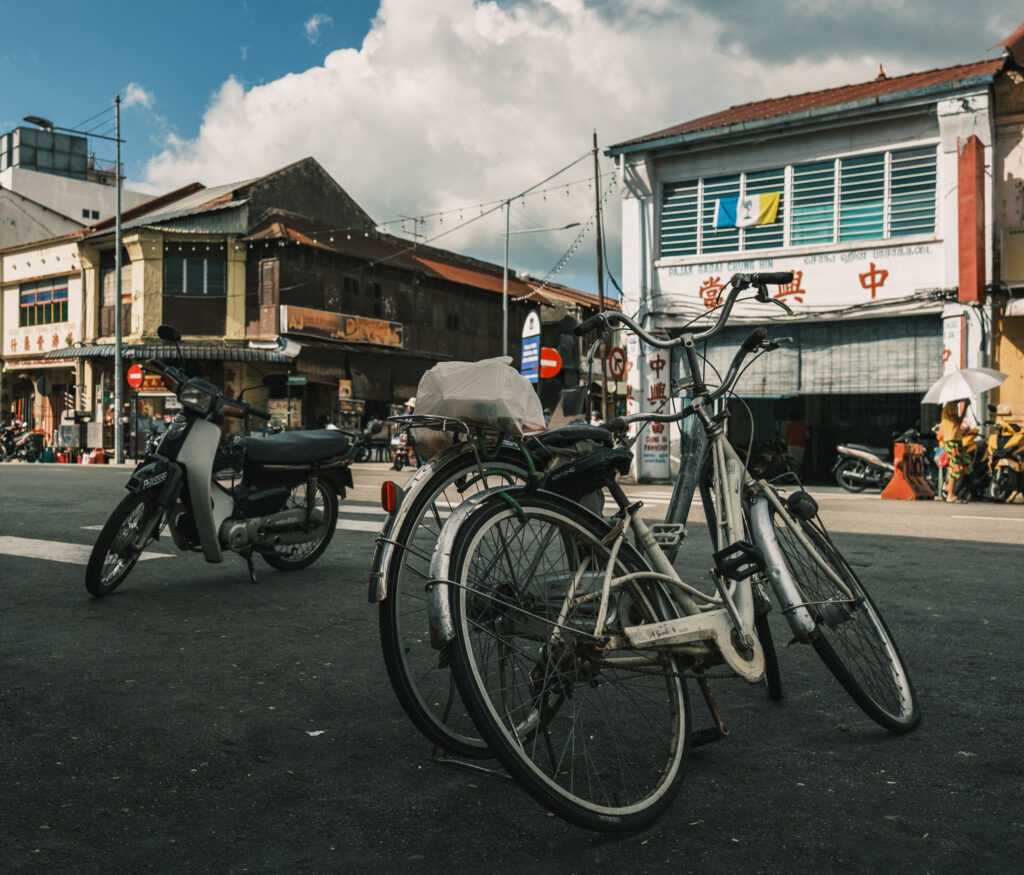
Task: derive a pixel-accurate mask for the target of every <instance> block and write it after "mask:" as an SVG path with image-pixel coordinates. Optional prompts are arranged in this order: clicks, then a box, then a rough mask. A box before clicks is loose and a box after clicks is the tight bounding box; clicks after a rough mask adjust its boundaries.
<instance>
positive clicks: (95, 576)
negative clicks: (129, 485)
mask: <svg viewBox="0 0 1024 875" xmlns="http://www.w3.org/2000/svg"><path fill="white" fill-rule="evenodd" d="M159 493H160V488H159V487H154V488H152V489H147V490H145V491H143V492H131V493H129V494H128V495H126V496H125V497H124V498H122V499H121V501H120V502H118V505H117V507H115V508H114V510H113V511H112V512H111V514H110V516H109V517H108V518H107V521H106V523H104V525H103V528H102V529H101V530H100V534H99V537H98V538H96V543H95V544H94V545H93V548H92V552H91V553H90V554H89V563H88V565H87V566H86V568H85V588H86V589H87V590H88V591H89V594H90V595H92V596H94V597H96V598H102V597H103V596H106V595H110V593H112V592H113V591H114V590H115V589H117V588H118V587H119V586H120V585H121V584H122V583H123V582H124V579H125V578H126V577H127V576H128V574H129V573H130V572H131V570H132V569H133V568H134V567H135V563H136V562H138V561H139V556H141V555H142V551H143V550H145V549H146V547H147V546H148V545H149V544H150V543H152V542H153V541H154V540H155V537H154V536H153V535H151V536H150V537H149V538H148V539H147V541H146V542H145V543H144V544H133V543H132V540H133V535H138V533H139V531H140V529H141V528H142V527H143V526H145V525H146V523H147V522H148V520H149V519H150V518H151V516H150V515H151V514H153V513H157V514H159V515H160V516H162V515H163V511H162V510H160V509H159V508H157V505H156V499H157V496H158V495H159ZM161 526H162V521H161V520H160V518H159V516H158V518H157V522H156V524H155V525H154V526H153V533H154V535H155V534H158V533H159V531H160V528H161Z"/></svg>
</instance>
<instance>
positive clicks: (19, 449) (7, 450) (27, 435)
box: [0, 419, 39, 462]
mask: <svg viewBox="0 0 1024 875" xmlns="http://www.w3.org/2000/svg"><path fill="white" fill-rule="evenodd" d="M38 458H39V452H38V450H37V449H36V445H35V442H34V441H33V439H32V431H31V430H30V429H29V428H28V426H27V425H26V424H25V423H24V422H21V421H20V420H17V419H16V420H14V422H12V423H11V424H10V425H5V426H4V427H3V430H2V432H0V461H3V462H9V461H11V460H12V459H24V460H25V461H26V462H34V461H35V460H36V459H38Z"/></svg>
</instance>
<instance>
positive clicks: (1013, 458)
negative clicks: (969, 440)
mask: <svg viewBox="0 0 1024 875" xmlns="http://www.w3.org/2000/svg"><path fill="white" fill-rule="evenodd" d="M988 465H989V470H990V471H991V473H992V480H991V482H990V484H989V488H988V494H989V496H990V497H991V498H992V500H993V501H1009V500H1010V499H1011V498H1012V497H1013V495H1014V493H1016V492H1022V491H1024V428H1021V427H1020V426H1019V425H1018V424H1017V423H1015V422H1001V423H999V424H998V425H997V426H996V427H995V428H993V429H992V430H991V432H990V433H989V436H988Z"/></svg>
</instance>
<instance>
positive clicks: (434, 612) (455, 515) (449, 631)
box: [427, 486, 517, 650]
mask: <svg viewBox="0 0 1024 875" xmlns="http://www.w3.org/2000/svg"><path fill="white" fill-rule="evenodd" d="M515 488H517V487H515V486H496V487H494V489H485V490H484V491H483V492H478V493H477V494H476V495H474V496H473V497H472V498H469V499H467V500H466V501H464V502H462V504H460V505H459V506H458V507H457V508H455V510H454V511H452V514H451V516H449V517H448V520H447V522H446V523H445V524H444V526H443V527H442V528H441V534H440V535H438V538H437V544H435V545H434V555H433V556H432V557H431V559H430V580H429V581H428V582H427V617H428V618H429V620H430V644H431V646H432V647H433V648H434V649H435V650H444V648H445V647H447V646H448V645H449V644H451V643H452V641H453V640H454V639H455V623H454V622H453V621H452V609H451V581H450V577H449V574H450V570H449V567H450V563H451V558H452V549H453V547H454V545H455V536H456V534H458V531H459V527H460V526H461V525H462V524H463V523H464V522H465V521H466V519H467V518H468V517H469V515H470V514H471V513H472V512H473V511H474V510H476V508H477V507H478V506H479V505H480V503H481V502H482V501H484V500H485V499H486V498H489V497H490V496H492V495H495V494H497V493H499V492H506V491H508V490H510V489H515Z"/></svg>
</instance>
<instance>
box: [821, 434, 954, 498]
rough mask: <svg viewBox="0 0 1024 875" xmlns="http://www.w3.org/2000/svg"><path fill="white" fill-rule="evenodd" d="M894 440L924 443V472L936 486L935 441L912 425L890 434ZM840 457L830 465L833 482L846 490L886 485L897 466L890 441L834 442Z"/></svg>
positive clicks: (931, 484) (881, 487)
mask: <svg viewBox="0 0 1024 875" xmlns="http://www.w3.org/2000/svg"><path fill="white" fill-rule="evenodd" d="M893 443H911V444H921V445H922V446H923V447H924V476H925V480H927V481H928V485H929V486H931V488H932V490H934V491H937V490H938V483H939V472H938V466H937V465H936V463H935V454H934V452H933V450H934V446H935V441H934V440H933V439H927V438H924V437H923V436H922V435H920V434H918V432H917V431H915V430H914V429H909V430H907V431H905V432H903V433H902V434H899V433H898V432H897V433H895V434H893ZM836 452H838V453H839V457H838V458H837V459H836V462H835V464H834V465H833V466H832V475H833V476H834V477H835V480H836V483H838V484H839V485H840V486H842V487H843V489H845V490H846V491H847V492H863V491H864V490H865V489H867V488H868V487H869V486H870V487H871V488H873V489H885V487H886V485H887V484H888V483H889V481H890V480H891V479H892V476H893V474H894V473H895V471H896V469H895V467H894V463H893V448H892V444H890V445H889V446H887V447H875V446H869V445H867V444H854V443H848V444H837V445H836Z"/></svg>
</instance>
